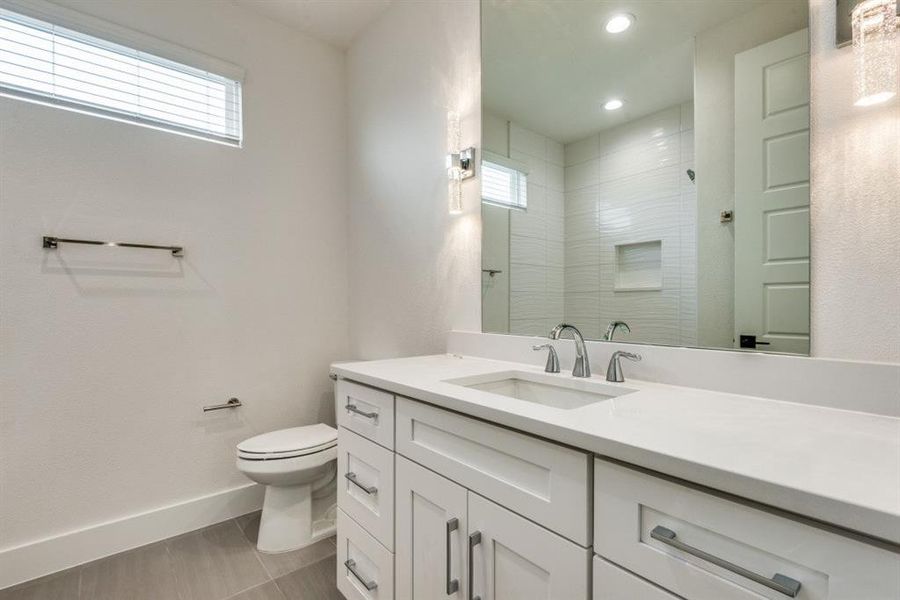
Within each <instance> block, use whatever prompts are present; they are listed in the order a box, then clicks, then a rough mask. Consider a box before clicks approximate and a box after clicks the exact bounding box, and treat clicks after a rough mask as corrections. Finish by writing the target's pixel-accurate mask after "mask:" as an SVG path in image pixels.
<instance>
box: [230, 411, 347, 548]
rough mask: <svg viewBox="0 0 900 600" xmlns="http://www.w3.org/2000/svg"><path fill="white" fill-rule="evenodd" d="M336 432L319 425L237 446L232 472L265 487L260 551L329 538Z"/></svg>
mask: <svg viewBox="0 0 900 600" xmlns="http://www.w3.org/2000/svg"><path fill="white" fill-rule="evenodd" d="M336 461H337V430H336V429H334V428H333V427H329V426H328V425H325V424H324V423H319V424H316V425H309V426H307V427H292V428H291V429H280V430H278V431H272V432H270V433H264V434H262V435H257V436H255V437H252V438H250V439H248V440H244V441H243V442H241V443H240V444H238V446H237V468H238V469H239V470H240V471H241V472H242V473H243V474H244V475H246V476H247V477H249V478H250V479H252V480H253V481H256V482H257V483H261V484H263V485H265V486H266V499H265V502H264V503H263V510H262V518H261V520H260V523H259V538H258V540H257V543H256V547H257V549H259V551H260V552H270V553H276V552H287V551H289V550H296V549H298V548H302V547H304V546H308V545H309V544H312V543H313V542H315V541H317V540H320V539H322V538H324V537H328V536H330V535H332V534H334V531H335V516H336V510H337V508H336V493H337V486H336V484H335V474H336V471H337V465H336Z"/></svg>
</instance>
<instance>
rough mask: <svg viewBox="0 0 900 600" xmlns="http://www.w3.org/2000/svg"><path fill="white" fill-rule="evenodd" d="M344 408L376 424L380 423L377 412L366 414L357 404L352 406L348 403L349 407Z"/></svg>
mask: <svg viewBox="0 0 900 600" xmlns="http://www.w3.org/2000/svg"><path fill="white" fill-rule="evenodd" d="M344 408H346V409H347V410H348V411H350V412H352V413H356V414H358V415H359V416H361V417H365V418H367V419H372V420H373V421H375V422H376V423H377V422H378V413H377V412H366V411H364V410H360V409H359V408H358V407H357V406H356V405H355V404H350V403H347V405H346V406H344Z"/></svg>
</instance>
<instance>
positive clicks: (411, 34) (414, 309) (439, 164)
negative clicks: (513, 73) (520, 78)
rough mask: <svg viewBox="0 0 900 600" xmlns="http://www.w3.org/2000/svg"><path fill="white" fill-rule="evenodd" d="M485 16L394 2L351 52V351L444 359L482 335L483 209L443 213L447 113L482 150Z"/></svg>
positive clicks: (475, 191) (475, 201)
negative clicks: (457, 339) (453, 346)
mask: <svg viewBox="0 0 900 600" xmlns="http://www.w3.org/2000/svg"><path fill="white" fill-rule="evenodd" d="M478 9H479V6H478V2H476V1H475V0H465V1H454V0H442V1H436V2H397V3H394V4H393V5H392V6H391V7H390V8H389V9H388V10H387V11H386V12H385V13H384V14H383V15H382V16H381V17H380V18H379V20H378V21H377V22H375V23H374V24H373V25H371V26H370V27H369V28H368V29H367V30H366V31H364V32H363V33H362V35H361V36H360V37H359V38H357V40H356V41H355V42H354V43H353V45H352V46H351V47H350V49H349V50H348V53H347V69H348V82H349V84H348V93H349V100H348V102H349V115H350V116H349V118H350V121H349V141H350V144H349V148H350V233H349V236H347V237H346V238H344V239H343V240H342V243H346V245H347V247H348V248H349V252H350V314H351V321H350V323H351V332H352V334H351V339H352V343H353V347H352V353H353V355H354V356H356V357H359V358H384V357H390V356H398V355H412V354H425V353H433V352H441V351H443V349H444V347H445V339H446V335H447V331H448V330H450V329H454V328H456V329H469V330H475V331H477V330H480V328H481V322H480V314H481V307H480V290H481V277H480V262H481V259H480V245H481V231H480V217H479V215H480V209H481V206H480V204H481V203H480V200H479V187H478V183H477V181H473V180H469V181H465V182H463V190H464V205H465V212H464V214H462V215H450V214H448V209H447V206H448V201H447V175H446V169H445V157H446V154H447V113H448V111H456V112H458V114H459V115H460V116H461V120H462V124H463V127H462V143H463V145H464V146H465V145H472V144H474V145H476V146H479V150H480V146H481V144H480V142H479V140H480V136H481V132H480V129H481V118H480V110H481V107H480V104H479V94H480V91H479V88H480V73H479V70H480V69H479V48H480V41H479V27H478V18H479V10H478Z"/></svg>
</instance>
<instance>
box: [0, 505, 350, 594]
mask: <svg viewBox="0 0 900 600" xmlns="http://www.w3.org/2000/svg"><path fill="white" fill-rule="evenodd" d="M258 530H259V513H258V512H256V513H251V514H249V515H244V516H243V517H238V518H237V519H232V520H230V521H225V522H223V523H219V524H217V525H212V526H211V527H207V528H206V529H200V530H198V531H193V532H191V533H186V534H184V535H181V536H178V537H174V538H170V539H168V540H164V541H162V542H157V543H155V544H150V545H149V546H143V547H141V548H137V549H135V550H129V551H128V552H123V553H121V554H116V555H113V556H110V557H108V558H104V559H101V560H98V561H95V562H92V563H88V564H86V565H82V566H80V567H76V568H74V569H70V570H68V571H64V572H62V573H58V574H56V575H50V576H48V577H44V578H42V579H37V580H35V581H33V582H29V583H24V584H22V585H19V586H16V587H13V588H8V589H6V590H0V600H343V597H342V596H341V595H340V593H339V592H338V591H337V588H336V587H335V572H336V567H335V552H336V548H335V545H334V538H328V539H326V540H322V541H320V542H317V543H315V544H313V545H312V546H308V547H306V548H303V549H302V550H297V551H295V552H287V553H284V554H262V553H260V552H257V550H256V534H257V532H258Z"/></svg>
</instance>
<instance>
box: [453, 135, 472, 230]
mask: <svg viewBox="0 0 900 600" xmlns="http://www.w3.org/2000/svg"><path fill="white" fill-rule="evenodd" d="M470 177H475V148H466V149H465V150H460V151H459V152H451V153H450V154H449V155H447V179H449V182H448V194H449V197H450V214H451V215H457V214H459V213H461V212H462V182H463V181H464V180H466V179H469V178H470Z"/></svg>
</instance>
